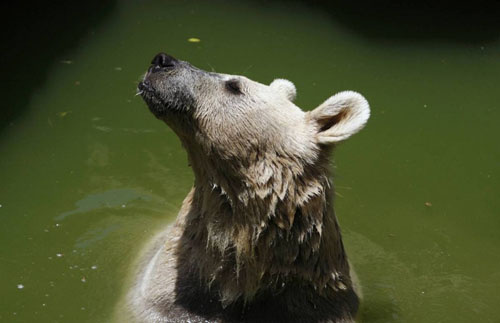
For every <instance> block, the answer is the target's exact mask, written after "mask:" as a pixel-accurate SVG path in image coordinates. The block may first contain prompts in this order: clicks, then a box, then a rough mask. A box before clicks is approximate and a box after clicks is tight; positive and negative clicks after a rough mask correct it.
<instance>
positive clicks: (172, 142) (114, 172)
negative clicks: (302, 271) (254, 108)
mask: <svg viewBox="0 0 500 323" xmlns="http://www.w3.org/2000/svg"><path fill="white" fill-rule="evenodd" d="M262 6H263V4H245V3H234V2H212V1H211V2H208V1H207V2H203V1H199V2H195V3H191V2H171V3H169V4H168V5H167V4H166V2H162V1H145V2H142V1H141V2H123V3H118V4H117V6H116V8H114V10H113V11H112V13H111V14H110V15H108V16H107V17H106V18H105V19H104V21H103V22H102V23H101V24H100V25H98V26H95V28H93V29H92V30H91V32H89V33H88V34H86V36H85V37H83V38H82V39H81V40H79V42H78V45H77V46H76V47H75V48H73V49H72V50H69V51H67V52H65V53H64V54H63V55H61V57H58V58H57V59H55V60H54V62H53V64H52V65H51V68H50V70H49V73H48V75H47V78H46V80H45V82H44V83H43V84H42V85H41V86H40V87H39V88H37V89H36V90H35V91H33V92H32V93H31V96H30V97H29V104H28V106H27V107H26V108H25V109H24V111H22V113H21V114H20V115H19V117H18V118H17V119H15V120H13V121H12V123H11V124H10V125H9V126H7V127H6V128H5V129H4V130H3V131H2V132H1V133H0V156H1V157H0V183H1V185H0V205H1V207H0V246H1V247H0V292H1V302H0V321H2V322H109V321H112V314H113V310H114V305H115V304H116V303H117V301H118V299H119V298H120V296H122V295H123V293H124V292H125V290H124V286H125V280H126V277H125V276H126V273H127V271H128V270H129V266H130V264H131V263H132V261H133V259H134V258H135V256H136V255H137V251H138V249H139V248H140V246H141V245H142V244H143V243H144V242H145V241H147V239H148V238H149V237H150V236H151V235H152V234H153V233H154V232H155V231H157V230H159V229H160V228H161V227H162V226H164V225H165V224H166V223H168V222H169V221H171V220H172V219H173V218H174V217H175V215H176V213H177V210H178V208H179V206H180V203H181V201H182V199H183V197H184V196H185V195H186V194H187V192H188V191H189V188H190V186H191V184H192V181H193V175H192V172H191V169H190V168H189V167H188V165H187V159H186V155H185V152H184V150H183V149H182V147H181V145H180V143H179V141H178V139H177V138H176V136H175V135H174V134H173V132H172V131H170V130H169V129H168V128H167V127H166V125H164V124H162V123H161V122H160V121H158V120H156V119H155V118H154V117H153V116H152V115H151V114H150V113H149V111H148V110H147V108H146V106H145V104H144V103H143V102H142V100H141V99H140V97H136V96H134V94H135V87H136V85H137V81H138V80H139V78H140V76H141V74H142V73H143V72H144V71H145V69H146V68H147V66H148V63H149V61H150V59H151V58H152V57H153V56H154V54H156V53H157V52H159V51H166V52H168V53H170V54H172V55H174V56H176V57H178V58H181V59H183V60H187V61H190V62H191V63H193V64H194V65H196V66H198V67H200V68H204V69H207V70H216V71H218V72H225V73H231V74H244V75H246V76H248V77H250V78H252V79H254V80H257V81H260V82H263V83H269V82H271V81H272V80H273V79H274V78H276V77H282V78H288V79H290V80H292V81H293V82H294V83H295V85H296V86H297V89H298V98H297V101H296V103H297V105H299V106H301V107H302V108H304V109H311V108H314V107H315V106H316V105H318V104H319V103H321V102H322V101H323V100H324V99H326V98H327V97H328V96H330V95H332V94H334V93H336V92H337V91H340V90H345V89H351V90H356V91H359V92H361V93H363V94H364V95H365V96H366V98H367V99H368V100H369V102H370V103H371V107H372V117H371V119H370V121H369V123H368V126H367V127H366V128H365V129H364V130H363V131H362V132H361V133H359V134H358V135H356V136H354V137H353V138H352V139H350V140H348V142H346V143H344V144H342V145H341V146H340V147H339V148H338V149H337V151H336V158H335V160H336V163H335V168H336V169H335V180H336V184H337V190H338V194H337V199H336V210H337V214H338V216H339V220H340V223H341V226H342V229H343V232H344V236H345V238H344V239H345V244H346V247H347V249H348V252H349V256H350V258H351V260H352V262H353V263H354V265H355V267H356V269H357V272H358V275H359V276H360V279H361V282H362V286H363V291H364V301H363V306H362V309H361V312H360V316H361V318H362V319H363V322H473V321H474V322H498V320H499V317H500V309H499V307H498V304H500V294H499V292H498V289H499V287H500V257H499V256H498V250H499V246H500V234H499V229H500V214H499V213H500V212H499V211H500V202H499V199H498V195H499V193H500V185H499V184H500V183H499V176H500V164H499V162H500V145H499V144H498V139H499V135H498V125H497V123H498V120H500V110H499V106H498V104H499V103H498V102H500V91H499V85H500V84H499V75H500V60H499V58H500V55H499V52H500V42H498V41H497V42H487V43H475V44H472V45H471V44H469V43H461V42H451V41H449V42H448V41H436V40H425V39H419V40H418V41H417V40H415V41H411V40H407V41H400V40H395V39H393V40H387V39H385V40H384V39H381V38H377V39H374V38H370V37H364V36H362V35H360V34H358V33H355V32H354V31H351V30H350V29H349V28H347V27H346V26H345V25H341V24H339V23H337V22H336V21H335V19H333V18H332V16H330V15H328V14H327V13H325V12H322V11H320V10H317V9H314V8H309V7H305V6H303V5H301V4H300V3H293V4H285V3H282V4H280V3H277V4H273V5H266V6H265V8H263V7H262ZM191 37H196V38H199V39H200V40H201V42H199V43H192V42H188V41H187V39H188V38H191ZM21 287H22V288H21Z"/></svg>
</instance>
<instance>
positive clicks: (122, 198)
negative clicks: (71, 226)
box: [54, 188, 152, 221]
mask: <svg viewBox="0 0 500 323" xmlns="http://www.w3.org/2000/svg"><path fill="white" fill-rule="evenodd" d="M135 200H145V201H151V200H152V197H151V195H147V194H144V193H140V192H139V191H137V190H134V189H131V188H121V189H115V190H109V191H105V192H101V193H96V194H89V195H87V196H86V197H85V198H83V199H81V200H79V201H77V202H76V203H75V205H76V209H74V210H71V211H67V212H63V213H61V215H59V216H57V217H55V218H54V220H56V221H60V220H64V218H66V217H67V216H70V215H72V214H76V213H86V212H89V211H93V210H96V209H99V208H113V207H122V208H125V207H127V204H128V203H130V202H133V201H135Z"/></svg>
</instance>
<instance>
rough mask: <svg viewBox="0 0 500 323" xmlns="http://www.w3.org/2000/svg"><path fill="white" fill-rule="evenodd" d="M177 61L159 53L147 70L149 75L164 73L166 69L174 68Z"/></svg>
mask: <svg viewBox="0 0 500 323" xmlns="http://www.w3.org/2000/svg"><path fill="white" fill-rule="evenodd" d="M178 63H179V61H178V60H177V59H176V58H175V57H173V56H170V55H168V54H165V53H159V54H157V55H156V56H155V57H154V58H153V60H152V61H151V67H150V68H149V71H148V72H149V73H155V72H159V71H164V70H166V69H172V68H175V67H176V66H177V65H178Z"/></svg>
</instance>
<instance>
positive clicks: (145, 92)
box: [137, 81, 167, 118]
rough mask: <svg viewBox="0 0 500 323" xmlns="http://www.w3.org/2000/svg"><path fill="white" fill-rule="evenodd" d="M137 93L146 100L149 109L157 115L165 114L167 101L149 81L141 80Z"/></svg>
mask: <svg viewBox="0 0 500 323" xmlns="http://www.w3.org/2000/svg"><path fill="white" fill-rule="evenodd" d="M137 95H140V96H141V97H142V99H143V100H144V101H145V102H146V104H147V106H148V108H149V110H150V111H151V112H152V113H153V114H154V115H155V116H156V117H157V118H159V117H161V116H162V115H163V114H165V110H166V106H167V103H166V102H164V100H163V98H162V97H161V96H160V95H159V94H158V92H157V91H156V90H155V89H154V88H153V87H152V86H151V84H150V83H149V82H148V81H141V82H140V83H139V85H138V86H137Z"/></svg>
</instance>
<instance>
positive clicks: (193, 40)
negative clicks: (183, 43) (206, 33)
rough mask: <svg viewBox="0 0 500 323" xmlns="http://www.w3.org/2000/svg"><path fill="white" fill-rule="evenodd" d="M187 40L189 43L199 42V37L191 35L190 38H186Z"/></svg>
mask: <svg viewBox="0 0 500 323" xmlns="http://www.w3.org/2000/svg"><path fill="white" fill-rule="evenodd" d="M188 42H190V43H199V42H201V39H199V38H196V37H191V38H188Z"/></svg>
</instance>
